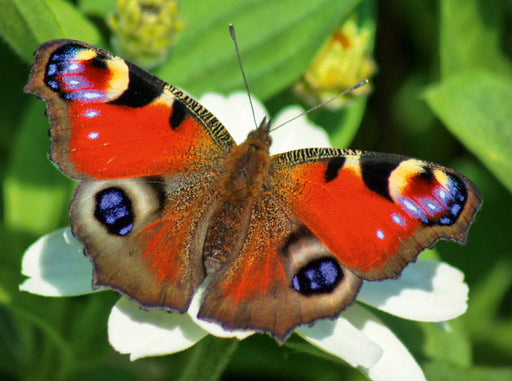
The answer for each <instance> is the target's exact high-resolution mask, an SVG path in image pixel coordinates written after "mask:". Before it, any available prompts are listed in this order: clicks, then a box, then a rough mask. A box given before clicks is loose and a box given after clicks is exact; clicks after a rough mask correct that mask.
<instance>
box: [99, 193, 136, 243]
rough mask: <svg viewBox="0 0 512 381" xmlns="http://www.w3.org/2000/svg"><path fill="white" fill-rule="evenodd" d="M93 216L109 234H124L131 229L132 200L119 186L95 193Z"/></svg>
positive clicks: (132, 217) (132, 218)
mask: <svg viewBox="0 0 512 381" xmlns="http://www.w3.org/2000/svg"><path fill="white" fill-rule="evenodd" d="M94 216H95V217H96V219H97V220H98V221H99V222H100V223H101V224H102V225H103V226H104V227H105V228H106V229H107V230H108V231H109V233H111V234H114V235H118V236H125V235H126V234H128V233H129V232H130V231H131V230H132V229H133V220H134V217H135V216H134V214H133V209H132V202H131V200H130V199H129V198H128V196H127V195H126V193H125V192H124V191H123V190H122V189H121V188H117V187H111V188H106V189H103V190H102V191H100V192H98V193H96V208H95V211H94Z"/></svg>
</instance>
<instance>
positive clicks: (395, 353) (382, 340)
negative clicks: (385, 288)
mask: <svg viewBox="0 0 512 381" xmlns="http://www.w3.org/2000/svg"><path fill="white" fill-rule="evenodd" d="M342 316H344V317H345V318H346V319H347V320H348V321H350V322H351V323H352V324H353V325H354V326H356V327H357V328H358V329H360V330H361V332H362V334H364V335H365V336H366V337H367V338H368V339H369V340H371V341H373V342H374V343H376V344H378V345H379V346H380V347H381V348H382V350H383V355H382V357H381V358H380V359H379V360H378V361H377V363H376V364H375V365H373V366H371V367H370V368H366V367H364V368H366V369H365V371H366V372H367V373H368V376H369V377H370V378H371V379H372V380H376V381H402V380H403V381H422V380H425V376H424V375H423V372H422V370H421V368H420V367H419V365H418V363H417V362H416V360H414V358H413V357H412V356H411V354H410V353H409V351H408V350H407V348H406V347H405V346H404V345H403V344H402V342H401V341H400V340H399V339H398V338H397V337H396V336H395V335H394V333H393V332H391V330H390V329H389V328H387V327H386V326H385V325H384V323H382V321H380V320H379V319H378V318H377V317H376V316H375V315H373V314H372V313H370V312H369V311H368V310H366V309H364V308H363V307H361V306H360V305H357V304H355V305H353V306H352V307H350V308H348V309H347V310H346V311H345V312H343V314H342ZM341 340H343V338H341V339H340V341H341Z"/></svg>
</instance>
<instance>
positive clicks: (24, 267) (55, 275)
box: [20, 228, 93, 296]
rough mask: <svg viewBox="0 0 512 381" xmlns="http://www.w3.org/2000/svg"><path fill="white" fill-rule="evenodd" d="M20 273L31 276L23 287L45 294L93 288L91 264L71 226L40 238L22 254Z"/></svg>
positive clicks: (74, 292)
mask: <svg viewBox="0 0 512 381" xmlns="http://www.w3.org/2000/svg"><path fill="white" fill-rule="evenodd" d="M21 273H22V274H23V275H26V276H28V277H29V278H28V279H26V280H25V281H24V282H23V283H22V284H21V285H20V290H22V291H28V292H31V293H33V294H39V295H46V296H73V295H83V294H89V293H91V292H93V290H92V288H91V279H92V264H91V261H90V260H89V259H88V258H86V257H85V256H84V254H83V247H82V245H81V244H80V242H79V241H78V240H77V239H76V238H75V237H73V234H72V233H71V229H70V228H65V229H60V230H57V231H55V232H53V233H50V234H47V235H45V236H43V237H41V238H39V239H38V240H37V241H36V242H35V243H33V244H32V245H31V246H30V247H29V248H28V249H27V251H26V252H25V254H24V255H23V259H22V263H21Z"/></svg>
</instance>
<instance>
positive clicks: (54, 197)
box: [3, 98, 70, 235]
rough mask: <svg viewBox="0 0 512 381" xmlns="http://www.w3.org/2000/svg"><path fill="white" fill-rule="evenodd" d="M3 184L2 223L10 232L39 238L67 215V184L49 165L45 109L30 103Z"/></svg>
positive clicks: (37, 103) (32, 102) (68, 191)
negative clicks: (28, 234) (35, 235)
mask: <svg viewBox="0 0 512 381" xmlns="http://www.w3.org/2000/svg"><path fill="white" fill-rule="evenodd" d="M28 106H29V107H27V109H26V110H25V112H24V118H23V120H22V122H21V123H20V125H19V126H18V128H19V131H18V136H17V139H16V141H15V143H14V149H13V150H12V156H11V157H10V162H9V166H8V168H7V173H6V177H5V181H4V184H3V191H4V210H5V212H4V219H5V224H6V226H7V227H8V228H11V229H12V230H18V231H25V232H30V233H33V234H37V235H39V234H42V233H46V232H48V231H50V230H53V229H55V228H56V227H57V226H58V225H59V221H60V219H61V218H62V216H63V215H64V214H65V213H67V201H68V197H69V194H70V189H69V181H68V180H67V179H66V178H65V177H64V176H62V175H61V174H60V173H59V172H58V171H57V169H56V168H55V167H54V166H52V165H51V164H50V163H49V161H48V150H49V148H50V141H49V139H48V133H47V126H48V120H47V118H46V117H45V115H44V105H43V103H42V102H41V101H39V100H36V99H35V98H34V99H32V101H31V102H29V105H28Z"/></svg>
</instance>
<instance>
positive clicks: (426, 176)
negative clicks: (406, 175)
mask: <svg viewBox="0 0 512 381" xmlns="http://www.w3.org/2000/svg"><path fill="white" fill-rule="evenodd" d="M419 176H420V177H421V178H422V179H423V180H425V181H430V182H432V181H434V180H435V179H436V178H435V176H434V172H433V171H432V169H430V168H429V167H423V172H420V173H419Z"/></svg>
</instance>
